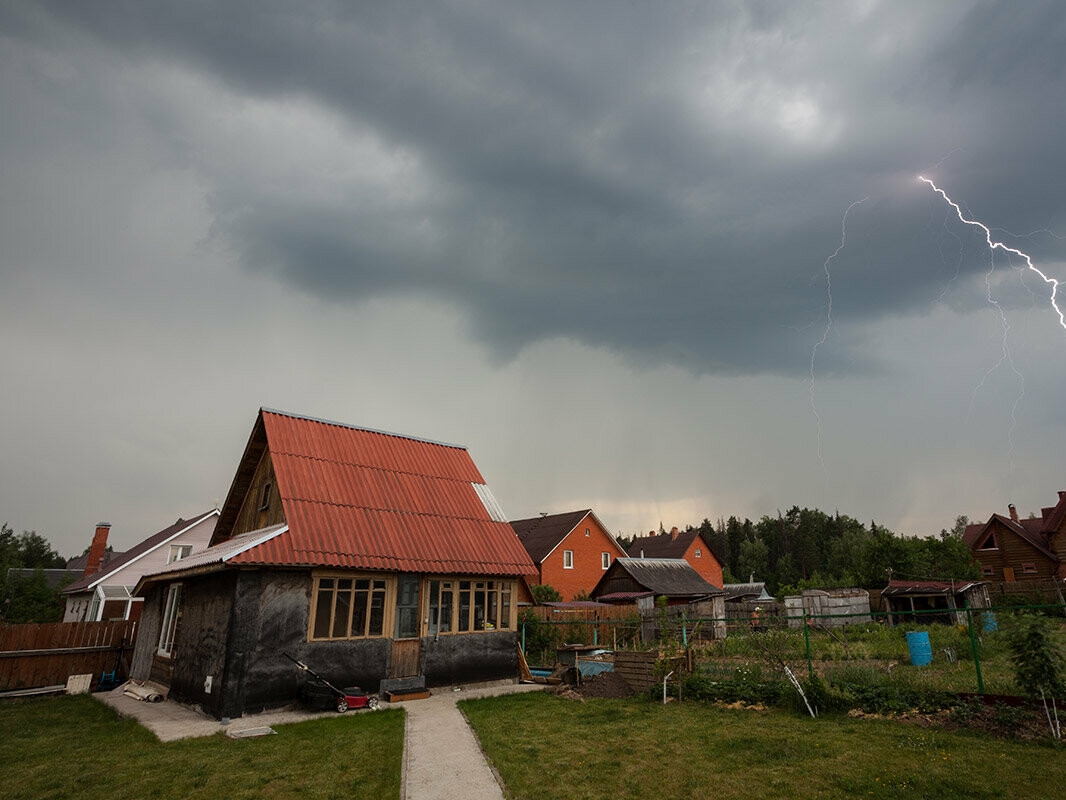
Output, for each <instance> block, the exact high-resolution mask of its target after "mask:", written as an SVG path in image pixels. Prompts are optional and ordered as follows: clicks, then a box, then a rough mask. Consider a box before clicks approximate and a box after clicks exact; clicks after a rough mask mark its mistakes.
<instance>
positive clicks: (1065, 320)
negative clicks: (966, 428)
mask: <svg viewBox="0 0 1066 800" xmlns="http://www.w3.org/2000/svg"><path fill="white" fill-rule="evenodd" d="M918 180H920V181H922V182H923V183H926V184H928V185H929V186H930V187H931V188H932V189H933V191H934V192H936V193H937V194H939V195H940V196H941V197H943V198H944V200H945V201H946V202H947V203H948V205H950V206H951V207H952V208H953V209H955V214H956V215H957V216H958V218H959V221H960V222H963V223H965V224H966V225H973V226H975V227H977V228H980V229H981V230H982V231H983V232H984V235H985V242H986V243H987V244H988V249H989V255H990V264H989V267H988V271H987V272H986V273H985V291H986V296H987V298H988V302H989V303H990V304H991V305H992V306H994V307H995V309H996V311H997V312H999V321H1000V325H1001V326H1002V327H1003V350H1002V354H1001V355H1000V357H999V360H998V361H996V363H995V364H993V365H992V367H991V368H990V369H989V370H988V372H986V373H985V374H984V377H982V378H981V380H980V382H979V383H978V384H977V386H976V387H975V388H974V390H973V395H971V397H970V411H969V413H968V414H967V417H969V416H970V414H972V413H973V407H974V402H975V401H976V399H977V393H978V392H979V391H980V389H981V387H982V386H984V384H985V381H986V380H988V376H989V375H991V374H992V373H993V372H995V371H996V369H998V368H999V367H1000V366H1001V365H1002V364H1003V363H1006V364H1007V365H1008V366H1009V367H1010V370H1011V372H1013V373H1014V374H1015V375H1016V376H1017V377H1018V380H1019V381H1020V382H1021V389H1020V391H1019V393H1018V396H1017V397H1016V398H1015V400H1014V403H1013V404H1012V405H1011V409H1010V428H1009V429H1008V430H1007V441H1008V444H1009V448H1008V460H1009V462H1010V471H1011V472H1012V473H1013V472H1014V430H1015V428H1017V426H1018V406H1019V405H1020V404H1021V402H1022V399H1023V398H1024V397H1025V376H1024V375H1022V374H1021V372H1019V371H1018V369H1017V367H1015V366H1014V359H1013V357H1012V356H1011V351H1010V343H1009V342H1008V335H1009V333H1010V324H1009V323H1008V322H1007V314H1006V312H1005V311H1004V310H1003V307H1002V306H1001V305H1000V304H999V302H998V301H997V300H996V299H995V298H994V297H993V296H992V272H993V271H994V270H995V268H996V264H995V254H996V250H1002V251H1003V252H1005V253H1006V254H1007V261H1008V263H1011V265H1012V266H1013V260H1012V259H1011V256H1012V255H1013V256H1018V257H1019V258H1021V259H1022V260H1023V261H1024V262H1025V266H1026V267H1027V268H1028V269H1029V270H1031V271H1032V272H1035V273H1036V274H1037V275H1039V276H1040V279H1041V280H1042V281H1044V283H1045V284H1046V285H1048V286H1050V287H1051V307H1052V308H1053V309H1055V313H1056V314H1057V315H1058V317H1059V326H1060V327H1061V328H1062V329H1063V330H1066V317H1064V316H1063V313H1062V309H1061V308H1059V305H1058V303H1057V302H1056V297H1057V295H1058V290H1059V281H1057V280H1056V279H1055V278H1052V277H1049V276H1048V275H1045V274H1044V273H1043V272H1042V271H1041V270H1040V269H1039V268H1038V267H1037V266H1036V265H1035V264H1034V263H1033V259H1032V258H1030V257H1029V254H1028V253H1024V252H1022V251H1021V250H1018V249H1017V248H1014V247H1009V246H1007V245H1006V244H1004V243H1003V242H999V241H996V240H994V239H993V238H992V230H991V229H990V228H989V227H988V226H986V225H984V224H982V223H980V222H978V221H977V220H975V219H970V218H968V217H966V216H965V215H963V213H962V209H961V208H960V207H959V204H958V203H956V202H955V201H954V200H952V199H951V198H950V197H948V195H947V192H945V191H944V190H943V189H941V188H940V187H939V186H937V185H936V184H935V183H933V182H932V181H931V180H929V179H928V178H926V177H925V176H923V175H919V176H918ZM1005 232H1006V233H1007V234H1008V235H1013V234H1010V232H1009V231H1005ZM1047 232H1048V233H1051V232H1050V231H1047ZM1052 235H1054V234H1052ZM1021 274H1024V273H1019V275H1021ZM1022 285H1023V286H1024V285H1025V281H1024V280H1023V281H1022ZM1025 288H1026V289H1029V287H1028V286H1026V287H1025ZM1029 291H1030V293H1032V290H1029Z"/></svg>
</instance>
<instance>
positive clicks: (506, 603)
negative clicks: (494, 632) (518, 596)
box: [500, 582, 511, 628]
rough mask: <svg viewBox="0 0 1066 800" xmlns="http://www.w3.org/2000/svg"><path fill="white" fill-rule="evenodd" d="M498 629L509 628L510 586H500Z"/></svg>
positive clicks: (506, 584) (504, 584) (505, 584)
mask: <svg viewBox="0 0 1066 800" xmlns="http://www.w3.org/2000/svg"><path fill="white" fill-rule="evenodd" d="M500 627H501V628H510V627H511V584H510V583H507V582H505V583H501V584H500Z"/></svg>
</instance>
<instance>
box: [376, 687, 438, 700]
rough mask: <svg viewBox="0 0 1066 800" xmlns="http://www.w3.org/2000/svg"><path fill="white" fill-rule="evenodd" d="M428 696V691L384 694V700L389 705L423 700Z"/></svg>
mask: <svg viewBox="0 0 1066 800" xmlns="http://www.w3.org/2000/svg"><path fill="white" fill-rule="evenodd" d="M429 695H430V692H429V689H419V690H416V691H413V692H402V691H401V692H385V699H386V700H388V701H389V702H390V703H402V702H403V701H405V700H425V699H426V698H427V697H429Z"/></svg>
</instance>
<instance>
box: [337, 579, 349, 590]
mask: <svg viewBox="0 0 1066 800" xmlns="http://www.w3.org/2000/svg"><path fill="white" fill-rule="evenodd" d="M351 588H352V581H351V578H342V579H341V580H339V581H337V589H338V590H340V591H342V592H346V591H348V590H350V589H351Z"/></svg>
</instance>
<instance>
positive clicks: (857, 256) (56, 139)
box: [0, 1, 1066, 554]
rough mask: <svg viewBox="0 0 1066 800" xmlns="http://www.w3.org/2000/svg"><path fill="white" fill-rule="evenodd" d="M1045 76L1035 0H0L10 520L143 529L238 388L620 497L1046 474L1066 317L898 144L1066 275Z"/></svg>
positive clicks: (1, 367)
mask: <svg viewBox="0 0 1066 800" xmlns="http://www.w3.org/2000/svg"><path fill="white" fill-rule="evenodd" d="M1064 96H1066V14H1063V13H1062V9H1061V6H1060V5H1059V4H1057V3H1054V2H1047V3H1036V2H1033V3H1025V4H1017V3H985V2H982V3H963V2H954V3H950V4H949V3H925V2H916V3H905V2H855V3H826V4H813V3H804V4H798V3H789V2H785V3H752V4H746V3H724V2H723V3H699V4H696V3H692V4H681V3H678V4H622V3H572V2H560V3H535V4H534V3H521V4H519V3H501V2H491V3H490V2H485V3H480V2H433V3H426V4H415V3H402V4H397V3H382V4H369V3H360V4H349V3H340V2H336V3H331V2H303V3H280V2H254V3H241V2H236V1H234V2H227V3H225V4H218V3H199V2H191V1H190V2H182V3H174V2H170V3H158V4H156V3H152V2H136V3H134V2H94V3H82V2H40V1H38V2H28V3H20V2H8V3H5V4H4V5H3V6H0V103H2V106H0V108H2V109H3V113H2V114H0V281H2V283H0V286H2V289H0V376H2V380H3V387H4V389H3V395H2V398H3V399H2V406H0V410H2V411H3V417H2V419H3V421H2V423H0V520H6V521H7V522H8V523H10V524H11V525H12V526H13V527H15V528H16V530H21V529H23V528H30V529H36V530H37V531H38V532H39V533H41V534H42V535H45V536H46V537H48V538H49V539H51V540H52V541H53V543H55V544H56V545H57V546H58V547H59V549H60V550H61V551H62V552H63V553H64V554H67V553H74V552H80V551H81V549H83V548H84V547H85V546H86V545H87V543H88V540H89V538H90V536H91V532H92V528H93V525H94V524H95V523H96V522H97V521H99V520H108V521H110V522H112V523H113V524H114V528H113V533H112V541H113V543H114V544H115V545H116V547H123V546H129V545H131V544H133V543H134V542H136V541H138V540H139V539H141V538H143V537H144V536H145V535H147V534H149V533H151V532H154V531H155V530H158V529H160V528H162V527H164V526H165V525H167V524H169V523H170V522H172V521H173V520H174V519H175V518H176V517H178V516H181V515H184V516H189V515H191V514H192V513H194V512H197V511H200V510H202V509H206V508H209V507H210V506H212V505H213V504H214V503H215V502H217V501H218V500H220V499H221V498H223V497H224V496H225V494H226V492H227V490H228V488H229V484H230V481H231V479H232V476H233V472H234V469H235V467H236V464H237V460H238V459H239V457H240V454H241V451H242V448H243V446H244V443H245V441H246V439H247V436H248V433H249V431H250V428H251V425H252V422H253V420H254V417H255V413H256V411H257V409H258V408H259V407H260V406H267V407H274V408H281V409H285V410H291V411H295V412H300V413H305V414H309V415H313V416H318V417H325V418H329V419H336V420H340V421H344V422H348V423H352V424H357V425H364V426H368V427H374V428H381V429H387V430H393V431H398V432H402V433H409V434H414V435H422V436H426V437H429V438H434V439H439V440H444V441H452V442H459V443H462V444H465V445H467V446H468V447H469V448H470V451H471V454H472V456H473V457H474V460H475V462H476V463H477V464H478V466H479V467H480V469H481V471H482V472H483V474H484V475H485V477H486V479H487V480H488V482H489V484H490V486H492V487H493V490H494V492H495V494H496V495H497V497H498V499H499V500H500V502H501V504H502V505H503V507H504V509H505V511H507V513H508V514H509V515H510V516H512V517H513V518H518V517H523V516H532V515H534V514H536V513H538V512H541V511H548V512H554V511H564V510H571V509H574V508H581V507H587V506H591V507H593V508H595V509H596V510H597V512H598V513H599V515H600V516H601V518H602V519H603V520H604V522H605V523H606V524H607V525H608V526H609V527H611V528H612V529H613V530H614V531H615V532H619V533H627V534H628V533H633V532H636V531H641V530H643V531H647V530H649V529H651V528H653V527H658V525H659V523H660V521H661V522H662V523H663V524H664V525H665V526H666V527H670V526H671V525H673V524H677V525H684V524H686V523H690V522H691V523H698V522H699V521H700V520H701V519H702V518H703V517H705V516H706V517H710V518H711V519H716V518H717V517H719V516H728V515H730V514H736V515H747V516H751V517H753V518H754V517H758V516H760V515H762V514H776V512H777V510H778V509H787V508H788V507H790V506H792V505H794V504H798V505H801V506H803V505H806V506H812V507H814V506H817V507H821V508H824V509H826V510H833V509H839V510H840V511H841V512H843V513H848V514H851V515H853V516H856V517H859V518H861V519H863V520H869V519H871V518H873V519H876V520H877V521H878V522H880V523H883V524H887V525H889V526H890V527H893V528H894V529H897V530H900V531H901V532H905V533H912V534H931V533H936V532H938V531H939V530H940V528H942V527H950V525H951V523H952V521H953V520H954V517H955V516H956V515H957V514H968V515H970V516H979V517H987V515H988V514H990V513H991V512H992V511H1001V512H1002V511H1005V509H1006V506H1007V503H1008V502H1014V503H1016V504H1017V505H1018V507H1019V509H1020V510H1021V511H1022V513H1027V512H1029V511H1037V510H1038V509H1039V508H1040V506H1042V505H1050V504H1052V503H1053V502H1054V500H1055V498H1056V496H1055V492H1056V490H1058V489H1066V475H1064V474H1063V461H1064V457H1063V446H1062V444H1063V442H1064V441H1066V439H1064V433H1066V404H1064V403H1063V402H1062V398H1063V397H1064V394H1066V330H1063V328H1062V327H1060V326H1059V323H1058V320H1057V317H1056V316H1055V314H1054V312H1053V309H1052V308H1051V306H1050V292H1049V290H1048V287H1047V286H1046V285H1045V284H1044V283H1043V282H1042V281H1041V280H1040V278H1039V276H1037V275H1036V274H1035V273H1033V272H1031V271H1027V270H1026V269H1025V268H1024V264H1023V262H1022V261H1020V260H1019V259H1017V258H1014V259H1013V260H1012V259H1009V258H1007V257H1006V256H1005V255H1004V254H1002V253H1000V254H998V255H997V256H996V257H995V259H992V258H991V256H990V253H989V250H988V248H987V247H986V246H985V245H984V240H983V237H982V235H981V234H980V233H979V232H978V231H976V230H975V229H974V228H973V227H968V226H965V225H962V224H960V223H959V222H958V220H957V219H955V218H954V217H953V212H952V211H951V209H950V208H949V207H948V206H947V205H946V204H945V203H944V202H943V200H942V199H941V198H939V197H938V196H937V195H935V194H934V193H933V192H932V191H931V190H930V188H929V187H928V186H925V185H924V184H922V183H920V182H919V181H918V180H917V177H916V176H917V175H918V174H919V173H921V174H925V175H927V176H929V177H931V178H933V179H934V180H936V181H937V182H938V183H939V184H940V185H941V186H942V187H943V188H945V189H946V190H947V191H948V193H949V194H951V195H952V197H954V198H955V199H956V200H958V201H959V202H960V204H961V205H962V207H963V208H964V209H965V210H966V212H967V213H968V214H972V215H973V216H974V217H976V218H977V219H980V220H981V221H982V222H985V223H986V224H987V225H989V226H990V227H992V228H993V236H994V237H996V238H998V239H1001V240H1002V241H1004V242H1006V243H1008V244H1010V245H1011V246H1012V247H1016V248H1018V249H1021V250H1024V251H1025V252H1027V253H1029V254H1030V255H1031V256H1032V257H1033V259H1034V261H1035V263H1037V264H1038V265H1039V266H1040V268H1041V269H1043V270H1044V271H1045V272H1046V273H1047V274H1048V275H1050V276H1053V277H1061V278H1063V279H1064V280H1066V238H1063V237H1066V180H1064V178H1066V156H1064V154H1063V147H1062V141H1063V130H1066V104H1064V103H1063V102H1062V98H1063V97H1064ZM864 198H865V199H864ZM857 200H864V202H863V203H861V204H860V205H857V206H854V207H852V209H851V211H850V213H849V215H848V218H847V230H846V234H847V235H846V241H845V246H844V247H843V248H842V249H841V250H840V252H839V254H838V255H837V256H836V257H835V258H834V259H832V261H831V262H830V263H829V270H830V273H831V276H832V283H831V289H832V327H831V329H830V330H829V332H828V335H827V336H826V338H825V342H824V344H821V345H820V346H819V348H818V351H817V359H816V362H815V374H816V380H815V383H814V386H813V397H814V402H815V405H816V408H817V411H818V416H819V417H820V418H821V423H822V448H821V449H822V461H824V469H823V466H822V463H820V461H819V458H818V445H817V424H816V417H815V414H814V412H813V410H812V407H811V397H812V391H811V389H812V387H811V385H810V371H811V352H812V347H813V346H814V344H815V343H816V342H819V341H820V340H821V339H822V337H823V334H825V333H826V324H827V310H828V299H829V296H828V292H827V288H828V287H827V281H826V275H825V261H826V259H827V257H829V256H830V255H831V254H832V253H833V252H834V251H835V250H836V249H837V247H838V246H839V245H840V244H841V235H842V229H841V223H842V217H843V214H844V211H845V209H847V208H848V207H849V206H851V204H852V203H854V202H855V201H857ZM1064 295H1066V292H1064ZM990 298H991V300H992V301H993V302H990ZM1064 300H1066V297H1064ZM1005 331H1006V337H1005V336H1004V333H1005Z"/></svg>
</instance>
